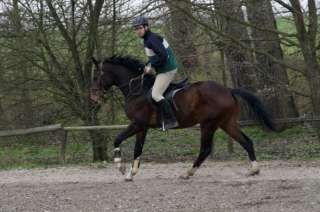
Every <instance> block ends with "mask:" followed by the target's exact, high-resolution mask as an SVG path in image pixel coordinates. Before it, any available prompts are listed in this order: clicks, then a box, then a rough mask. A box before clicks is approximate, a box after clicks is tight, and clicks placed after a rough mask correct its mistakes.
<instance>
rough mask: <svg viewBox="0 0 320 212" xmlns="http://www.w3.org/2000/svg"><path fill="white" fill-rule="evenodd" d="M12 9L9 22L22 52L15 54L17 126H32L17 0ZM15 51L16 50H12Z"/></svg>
mask: <svg viewBox="0 0 320 212" xmlns="http://www.w3.org/2000/svg"><path fill="white" fill-rule="evenodd" d="M12 3H13V10H12V15H11V22H12V24H13V29H14V33H15V35H16V37H17V38H16V41H17V42H16V49H18V50H19V51H20V52H22V54H20V55H19V56H17V58H16V64H17V67H16V71H17V75H18V76H19V80H20V81H21V84H20V85H19V88H18V89H20V99H19V100H18V101H19V102H20V104H19V106H18V110H19V112H18V114H19V119H18V121H19V123H17V124H18V127H23V128H28V127H30V126H32V123H33V107H32V98H31V94H30V88H29V86H28V84H29V83H28V82H27V79H29V69H30V67H29V65H28V61H26V60H25V59H24V57H23V54H25V49H26V45H28V44H27V43H26V40H25V39H24V35H23V28H22V23H21V16H20V10H19V6H18V0H13V1H12ZM14 51H17V50H14Z"/></svg>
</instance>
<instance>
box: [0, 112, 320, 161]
mask: <svg viewBox="0 0 320 212" xmlns="http://www.w3.org/2000/svg"><path fill="white" fill-rule="evenodd" d="M319 121H320V118H314V117H298V118H288V119H276V120H275V123H278V124H279V123H285V124H302V123H309V124H310V123H311V124H312V123H316V122H319ZM239 124H240V126H254V125H257V124H259V122H258V121H256V120H249V121H240V122H239ZM127 126H128V125H99V126H70V127H65V126H63V125H62V124H54V125H48V126H42V127H35V128H29V129H14V130H2V131H0V138H1V137H10V136H21V135H30V134H36V133H44V132H54V131H62V132H63V133H64V137H63V139H62V140H61V148H60V161H61V163H64V162H65V155H66V147H67V138H68V132H69V131H88V130H119V129H125V128H126V127H127ZM191 128H193V129H199V125H196V126H193V127H191ZM230 143H231V142H229V144H230ZM228 148H229V151H230V152H232V149H233V147H232V146H230V145H228Z"/></svg>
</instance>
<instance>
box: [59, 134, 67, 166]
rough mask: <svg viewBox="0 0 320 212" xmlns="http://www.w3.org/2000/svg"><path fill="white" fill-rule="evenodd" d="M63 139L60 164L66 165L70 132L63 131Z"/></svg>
mask: <svg viewBox="0 0 320 212" xmlns="http://www.w3.org/2000/svg"><path fill="white" fill-rule="evenodd" d="M62 132H63V138H62V140H61V149H60V163H62V164H64V163H65V162H66V149H67V139H68V131H67V130H62Z"/></svg>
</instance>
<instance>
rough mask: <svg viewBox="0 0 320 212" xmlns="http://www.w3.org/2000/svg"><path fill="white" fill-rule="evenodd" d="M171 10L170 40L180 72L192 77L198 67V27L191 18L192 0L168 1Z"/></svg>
mask: <svg viewBox="0 0 320 212" xmlns="http://www.w3.org/2000/svg"><path fill="white" fill-rule="evenodd" d="M166 2H167V5H168V7H169V10H170V33H167V34H168V38H169V40H170V44H171V45H172V46H173V49H174V52H175V54H176V56H177V60H178V62H179V64H180V67H179V70H181V71H183V72H184V73H185V74H186V75H191V74H192V72H193V71H194V69H195V68H197V66H198V58H197V49H196V47H195V45H194V33H195V28H196V25H195V24H193V23H192V21H191V20H190V18H189V16H190V15H192V8H191V2H190V0H178V1H166Z"/></svg>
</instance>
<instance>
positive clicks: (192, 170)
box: [187, 168, 198, 176]
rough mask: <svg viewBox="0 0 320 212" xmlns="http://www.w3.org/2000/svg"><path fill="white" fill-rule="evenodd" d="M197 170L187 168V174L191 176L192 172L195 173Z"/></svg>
mask: <svg viewBox="0 0 320 212" xmlns="http://www.w3.org/2000/svg"><path fill="white" fill-rule="evenodd" d="M197 170H198V168H191V169H189V170H188V172H187V173H188V175H189V176H193V175H194V173H196V171H197Z"/></svg>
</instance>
